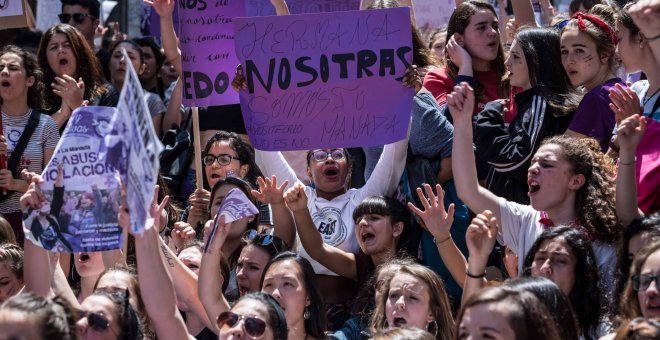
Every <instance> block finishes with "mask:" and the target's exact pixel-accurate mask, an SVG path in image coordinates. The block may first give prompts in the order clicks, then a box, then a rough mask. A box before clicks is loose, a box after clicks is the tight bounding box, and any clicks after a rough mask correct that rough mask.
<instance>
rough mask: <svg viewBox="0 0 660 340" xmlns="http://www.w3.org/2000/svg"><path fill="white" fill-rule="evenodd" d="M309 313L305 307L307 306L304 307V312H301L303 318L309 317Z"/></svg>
mask: <svg viewBox="0 0 660 340" xmlns="http://www.w3.org/2000/svg"><path fill="white" fill-rule="evenodd" d="M309 314H310V313H309V309H307V307H305V312H304V313H303V318H305V320H307V319H309Z"/></svg>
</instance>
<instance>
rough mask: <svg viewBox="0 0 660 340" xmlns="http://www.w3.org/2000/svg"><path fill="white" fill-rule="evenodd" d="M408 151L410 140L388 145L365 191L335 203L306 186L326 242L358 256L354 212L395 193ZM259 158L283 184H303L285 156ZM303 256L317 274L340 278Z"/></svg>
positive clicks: (259, 154)
mask: <svg viewBox="0 0 660 340" xmlns="http://www.w3.org/2000/svg"><path fill="white" fill-rule="evenodd" d="M407 152H408V139H407V138H406V139H403V140H400V141H398V142H396V143H392V144H388V145H386V146H385V147H384V149H383V153H382V154H381V156H380V159H379V160H378V164H377V165H376V168H375V170H374V172H373V173H372V174H371V177H370V178H369V180H368V181H367V183H366V184H365V185H364V186H363V187H362V188H360V189H350V190H348V191H347V192H346V193H344V194H342V195H339V196H337V197H335V198H334V199H332V200H331V201H328V200H326V199H324V198H321V197H318V196H317V195H316V190H315V189H314V188H312V187H310V186H306V187H305V194H306V195H307V198H308V200H307V208H308V209H309V212H310V214H311V215H312V220H314V225H316V228H317V229H318V231H319V233H321V236H322V237H323V242H325V243H326V244H329V245H331V246H334V247H337V248H339V249H341V250H343V251H346V252H351V253H354V254H355V253H357V252H358V251H359V250H360V248H359V246H358V242H357V239H356V238H355V221H353V210H355V207H356V206H357V205H358V204H360V202H362V200H364V199H365V198H367V197H369V196H374V195H391V194H392V193H393V192H394V190H395V189H396V187H397V185H398V184H399V180H400V179H401V175H402V174H403V169H404V167H405V165H406V155H407ZM255 156H256V162H257V165H258V166H259V167H260V168H261V170H262V172H263V173H264V175H266V176H270V175H275V176H277V181H278V182H279V183H282V182H284V181H285V180H288V181H289V187H288V188H290V187H291V186H293V184H295V183H296V182H299V180H298V179H297V178H296V174H295V172H294V171H293V169H291V167H290V166H289V164H288V163H287V162H286V160H285V159H284V157H283V156H282V153H280V152H268V151H259V150H257V151H256V155H255ZM288 188H287V189H288ZM300 255H301V256H303V257H305V258H306V259H308V260H309V261H310V262H311V264H312V266H313V267H314V271H315V272H316V274H322V275H333V276H337V274H335V273H333V272H332V271H330V270H329V269H328V268H326V267H324V266H322V265H321V264H319V263H318V262H316V261H315V260H314V259H312V257H311V256H309V254H308V253H307V252H306V251H305V249H304V248H303V247H301V248H300Z"/></svg>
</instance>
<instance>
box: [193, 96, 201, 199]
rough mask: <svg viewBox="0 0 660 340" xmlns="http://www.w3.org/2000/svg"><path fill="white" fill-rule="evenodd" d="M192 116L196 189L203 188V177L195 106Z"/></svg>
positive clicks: (197, 116)
mask: <svg viewBox="0 0 660 340" xmlns="http://www.w3.org/2000/svg"><path fill="white" fill-rule="evenodd" d="M192 115H193V116H192V118H193V142H194V143H195V144H194V145H195V178H196V179H197V180H196V181H195V183H196V184H197V189H202V188H204V179H203V178H202V176H203V175H202V144H201V141H200V140H199V139H200V137H199V110H198V108H197V107H196V106H193V108H192Z"/></svg>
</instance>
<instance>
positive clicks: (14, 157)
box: [0, 110, 41, 201]
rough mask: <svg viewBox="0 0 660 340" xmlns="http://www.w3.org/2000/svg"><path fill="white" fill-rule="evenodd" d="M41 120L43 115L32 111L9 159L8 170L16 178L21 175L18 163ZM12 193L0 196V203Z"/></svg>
mask: <svg viewBox="0 0 660 340" xmlns="http://www.w3.org/2000/svg"><path fill="white" fill-rule="evenodd" d="M40 119H41V113H40V112H38V111H36V110H32V113H31V114H30V118H29V119H28V122H27V125H25V129H23V133H22V134H21V137H20V138H19V139H18V143H16V147H15V148H14V150H13V151H12V152H11V157H9V161H8V162H7V169H8V170H10V171H11V174H12V176H13V177H14V178H18V176H19V175H20V173H19V172H18V162H19V160H20V159H21V156H23V152H24V151H25V148H27V144H28V142H29V141H30V138H32V134H33V133H34V130H36V129H37V126H39V120H40ZM11 193H12V192H8V193H7V195H2V194H0V201H3V200H5V199H7V197H9V196H10V195H11Z"/></svg>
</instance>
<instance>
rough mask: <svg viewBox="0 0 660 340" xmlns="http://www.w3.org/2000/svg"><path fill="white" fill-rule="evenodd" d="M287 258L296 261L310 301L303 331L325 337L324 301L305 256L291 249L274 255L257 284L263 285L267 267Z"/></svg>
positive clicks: (320, 337) (326, 320)
mask: <svg viewBox="0 0 660 340" xmlns="http://www.w3.org/2000/svg"><path fill="white" fill-rule="evenodd" d="M287 260H290V261H293V262H295V263H297V264H298V266H299V267H300V271H301V274H302V278H303V284H304V285H305V291H307V295H308V297H309V300H310V301H311V303H310V304H309V306H307V309H308V310H309V318H307V319H305V332H306V333H307V334H308V335H311V336H313V337H315V338H319V339H322V338H324V337H325V335H324V332H325V330H326V328H327V324H328V319H327V315H326V311H325V303H323V296H321V293H320V292H319V290H318V288H317V287H316V278H315V276H316V274H314V268H313V267H312V265H311V264H310V263H309V261H308V260H307V259H306V258H304V257H302V256H300V255H298V254H297V253H294V252H291V251H285V252H283V253H279V254H277V255H275V257H273V258H272V259H271V260H270V262H268V265H266V268H264V272H263V274H261V283H260V284H259V285H260V286H261V287H263V286H264V279H265V278H266V273H268V269H270V267H271V266H272V265H273V264H275V263H278V262H282V261H287Z"/></svg>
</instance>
